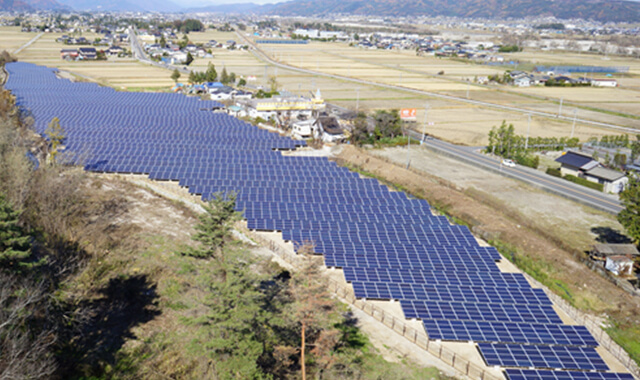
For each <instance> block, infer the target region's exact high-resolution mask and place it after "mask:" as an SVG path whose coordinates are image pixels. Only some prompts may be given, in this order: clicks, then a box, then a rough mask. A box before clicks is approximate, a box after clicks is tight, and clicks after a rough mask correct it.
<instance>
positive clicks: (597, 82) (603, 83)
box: [591, 79, 618, 87]
mask: <svg viewBox="0 0 640 380" xmlns="http://www.w3.org/2000/svg"><path fill="white" fill-rule="evenodd" d="M591 85H592V86H593V87H618V81H616V80H615V79H591Z"/></svg>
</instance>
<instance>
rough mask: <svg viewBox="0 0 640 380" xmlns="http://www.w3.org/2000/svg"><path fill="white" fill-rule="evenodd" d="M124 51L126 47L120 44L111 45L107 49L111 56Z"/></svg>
mask: <svg viewBox="0 0 640 380" xmlns="http://www.w3.org/2000/svg"><path fill="white" fill-rule="evenodd" d="M122 53H124V49H123V48H121V47H120V46H111V47H109V49H107V55H109V56H114V55H118V54H122Z"/></svg>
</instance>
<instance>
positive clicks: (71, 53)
mask: <svg viewBox="0 0 640 380" xmlns="http://www.w3.org/2000/svg"><path fill="white" fill-rule="evenodd" d="M60 58H61V59H66V60H67V61H70V60H76V59H78V49H61V50H60Z"/></svg>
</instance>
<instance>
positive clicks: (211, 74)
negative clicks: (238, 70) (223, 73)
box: [205, 63, 218, 82]
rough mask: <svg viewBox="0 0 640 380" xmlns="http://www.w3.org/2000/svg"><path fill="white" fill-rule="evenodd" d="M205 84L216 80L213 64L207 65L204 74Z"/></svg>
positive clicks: (216, 75)
mask: <svg viewBox="0 0 640 380" xmlns="http://www.w3.org/2000/svg"><path fill="white" fill-rule="evenodd" d="M205 76H206V81H207V82H215V81H216V80H217V79H218V72H217V71H216V67H215V66H214V64H213V63H209V65H208V66H207V71H206V72H205Z"/></svg>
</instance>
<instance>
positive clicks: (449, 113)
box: [0, 28, 640, 145]
mask: <svg viewBox="0 0 640 380" xmlns="http://www.w3.org/2000/svg"><path fill="white" fill-rule="evenodd" d="M5 30H7V31H8V32H10V33H13V34H17V35H20V37H22V35H24V37H23V38H22V39H21V41H23V43H26V42H27V41H29V40H30V39H31V38H33V37H34V36H35V34H33V33H21V32H19V31H17V30H15V28H13V29H7V28H0V36H4V35H5V33H4V32H5ZM59 36H60V34H56V33H46V34H44V35H43V36H42V37H41V38H40V39H38V40H37V41H36V42H35V43H34V44H32V45H31V46H29V47H28V48H26V49H24V50H23V51H22V52H21V53H20V54H18V59H20V60H24V61H28V62H33V63H37V64H41V65H45V66H50V67H57V68H59V69H61V70H64V71H67V72H69V73H70V74H71V75H72V76H73V77H75V78H76V79H78V80H91V81H96V82H98V83H101V84H103V85H107V86H112V87H114V88H116V89H120V90H129V91H139V90H145V91H169V90H170V88H171V87H172V86H173V81H172V80H171V79H170V75H171V72H170V71H169V70H165V69H162V68H158V67H153V66H149V65H145V64H141V63H138V62H137V61H135V60H133V59H122V58H109V60H108V61H93V62H67V61H63V60H61V59H60V54H59V52H60V49H62V48H64V47H65V46H64V45H62V44H60V43H57V42H56V41H55V40H56V38H58V37H59ZM84 36H85V37H86V38H87V39H90V40H91V39H93V38H95V37H97V35H93V34H85V35H84ZM189 38H190V40H191V41H192V42H195V43H198V42H202V43H204V42H207V41H209V40H212V39H213V40H216V41H219V42H226V41H227V40H234V41H236V42H238V43H242V42H243V41H242V39H241V38H240V36H238V35H237V34H236V33H229V32H219V31H215V30H208V31H206V32H200V33H195V32H192V33H190V34H189ZM0 41H2V40H1V39H0ZM3 43H4V42H3ZM15 45H20V44H19V43H13V45H12V46H15ZM17 47H19V46H17ZM17 47H16V48H17ZM260 48H261V49H263V50H264V51H265V52H266V53H268V54H269V55H271V56H272V57H274V58H276V59H277V60H278V61H280V62H283V63H286V64H289V65H291V66H296V67H301V68H306V69H311V70H314V71H318V72H323V73H332V74H338V75H341V76H345V77H350V78H360V79H366V80H369V81H372V82H377V83H385V84H394V85H399V86H403V87H407V88H416V89H421V90H425V91H429V92H437V93H442V94H449V95H455V96H460V97H467V96H468V97H469V98H470V99H477V100H485V101H489V102H494V103H498V104H506V105H516V106H519V107H523V108H531V109H540V110H547V111H550V112H554V111H555V110H557V108H558V104H557V102H554V101H549V100H545V99H544V98H543V97H551V96H552V94H545V93H543V92H541V90H554V89H545V88H540V89H527V90H529V91H531V95H536V96H540V98H538V97H535V96H528V95H529V94H527V93H525V94H524V95H525V96H523V95H518V94H515V93H512V92H509V93H505V92H498V91H496V90H495V89H492V88H487V87H484V86H476V85H469V84H467V83H466V82H464V81H463V79H466V78H473V77H474V76H476V75H477V76H481V75H491V74H494V73H502V72H503V69H502V68H494V67H489V66H482V65H470V64H466V63H463V62H457V61H453V60H447V59H438V58H435V57H422V56H417V55H416V54H415V53H414V52H409V51H400V52H398V51H381V50H365V49H359V48H355V47H349V46H348V45H347V44H341V43H321V42H312V43H310V44H308V45H295V46H288V45H260ZM212 53H213V58H212V59H204V58H196V59H195V60H194V62H193V63H192V64H191V68H192V69H194V70H197V71H204V70H205V69H206V67H207V65H208V64H209V63H213V64H214V65H215V66H216V68H217V71H218V73H220V72H221V71H222V68H223V67H224V68H226V69H227V71H228V72H229V73H231V72H234V73H236V75H238V76H243V77H245V78H248V77H249V76H254V77H255V78H256V80H255V81H249V82H248V84H249V85H250V86H253V87H255V86H265V87H266V86H267V81H268V78H269V77H270V76H276V78H277V81H278V84H279V87H280V89H284V90H287V91H289V92H291V93H294V94H300V95H309V94H310V93H314V94H315V92H316V90H317V89H320V91H321V93H322V96H323V98H324V99H325V100H326V101H328V102H330V103H332V104H336V105H339V106H342V107H345V108H350V109H353V110H356V109H357V110H362V111H375V110H378V109H399V108H417V109H418V112H417V120H418V121H417V123H414V124H412V125H410V126H411V127H412V128H415V129H417V130H419V131H423V130H426V132H427V133H430V134H432V135H435V136H437V137H440V138H443V139H445V140H448V141H452V142H456V143H461V144H466V145H483V144H485V143H486V142H487V134H488V132H489V130H490V129H491V128H492V127H494V126H498V125H500V124H501V123H502V121H503V120H505V121H506V122H507V123H512V124H514V126H515V128H516V132H517V133H520V134H525V133H526V132H527V129H528V121H527V117H526V116H525V115H523V114H521V113H518V112H510V111H503V110H498V109H493V108H486V107H480V106H477V105H472V104H467V103H464V102H459V101H450V100H443V99H438V98H433V97H429V96H426V95H417V94H413V93H410V92H405V91H401V90H389V89H386V88H381V87H378V86H375V85H362V84H354V83H352V82H349V81H347V80H338V79H331V78H325V77H322V76H317V75H311V74H306V73H300V72H297V71H294V70H285V69H282V68H277V67H274V66H272V65H269V64H266V63H265V62H263V61H262V60H261V59H259V58H257V57H256V55H254V53H253V52H252V51H244V50H242V51H239V50H226V49H217V48H214V49H213V50H212ZM442 72H444V73H442ZM439 73H441V74H440V75H439ZM181 81H186V78H185V75H184V74H183V76H182V78H181ZM512 89H513V88H511V87H510V88H509V90H512ZM563 90H574V89H563ZM590 90H591V89H590ZM593 90H596V91H597V93H598V94H604V93H605V92H607V91H618V90H621V89H620V88H618V89H612V90H608V89H593ZM535 91H540V93H539V94H538V93H535ZM627 95H628V94H627ZM616 96H617V97H612V98H611V100H607V101H608V102H609V101H610V102H612V103H605V102H603V101H602V98H600V101H599V102H597V101H596V100H594V102H596V103H593V104H597V105H598V107H604V105H605V104H606V105H608V104H615V105H616V106H618V107H623V106H621V105H624V107H628V108H629V109H632V108H633V106H634V102H635V100H634V99H633V98H632V97H630V96H626V95H618V94H617V93H616ZM575 97H576V99H577V100H576V101H579V100H580V99H582V101H584V102H585V104H591V103H587V101H588V100H589V98H588V96H587V95H585V94H584V93H580V92H579V91H576V93H575ZM592 100H593V99H592ZM565 101H569V97H567V98H566V99H565ZM625 102H626V103H625ZM426 107H428V111H427V117H426V118H425V108H426ZM611 109H612V110H613V109H614V108H613V107H612V108H611ZM619 109H622V108H619ZM639 109H640V108H639ZM572 112H573V108H572V106H571V105H569V104H566V105H565V107H564V112H563V114H565V115H572ZM579 112H580V113H579V114H578V115H579V117H585V118H591V119H595V120H601V119H606V120H609V121H610V122H614V121H619V122H620V121H621V122H620V123H619V124H623V125H627V124H634V123H637V124H638V127H639V128H640V120H634V119H630V118H623V117H620V116H616V115H612V114H604V113H601V112H596V111H593V110H588V109H580V110H579ZM635 112H639V111H638V110H635ZM425 120H426V121H427V123H428V125H426V129H425V124H424V121H425ZM571 128H572V123H570V122H566V121H559V120H557V119H550V118H535V117H534V118H533V119H532V122H531V127H530V134H531V136H558V137H560V136H568V135H569V134H570V132H571ZM607 134H613V133H612V132H611V131H608V130H604V129H600V128H595V127H590V126H586V125H581V124H580V123H578V124H577V125H576V128H575V132H574V135H575V136H576V137H579V138H581V139H583V140H586V139H588V138H589V137H592V136H602V135H607Z"/></svg>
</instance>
